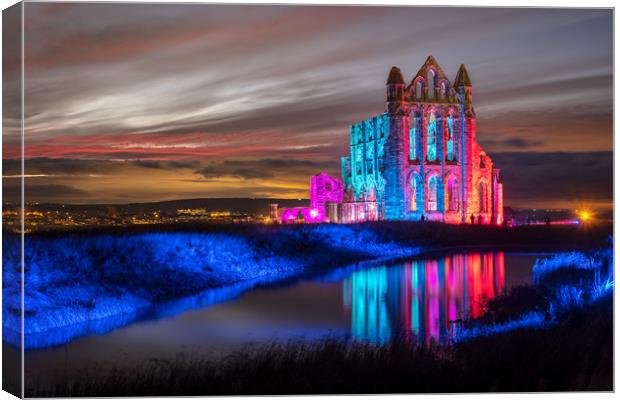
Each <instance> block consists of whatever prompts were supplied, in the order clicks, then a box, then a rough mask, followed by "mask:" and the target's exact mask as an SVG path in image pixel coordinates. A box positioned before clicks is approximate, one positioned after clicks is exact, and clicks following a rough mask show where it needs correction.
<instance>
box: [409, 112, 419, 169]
mask: <svg viewBox="0 0 620 400" xmlns="http://www.w3.org/2000/svg"><path fill="white" fill-rule="evenodd" d="M414 121H415V120H414ZM414 123H415V122H414ZM415 131H416V129H415V126H414V127H413V128H409V159H410V160H415V159H416V158H418V155H417V152H416V146H415V139H416V138H415V136H416V132H415Z"/></svg>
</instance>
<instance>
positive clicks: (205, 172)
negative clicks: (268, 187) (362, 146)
mask: <svg viewBox="0 0 620 400" xmlns="http://www.w3.org/2000/svg"><path fill="white" fill-rule="evenodd" d="M337 166H338V162H325V163H318V162H313V161H304V160H278V159H262V160H226V161H223V162H219V163H210V164H209V165H208V166H206V167H204V168H201V169H199V170H197V171H196V172H198V173H199V174H200V175H202V176H204V177H205V178H207V179H213V178H218V177H222V176H232V177H236V178H240V179H246V180H247V179H268V178H274V177H276V176H280V177H283V176H284V177H285V176H289V177H299V176H307V179H308V180H309V179H310V176H312V175H314V174H317V173H319V172H322V171H325V170H328V171H329V172H330V173H332V174H337V172H335V170H336V168H337Z"/></svg>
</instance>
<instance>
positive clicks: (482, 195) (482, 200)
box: [478, 181, 489, 213]
mask: <svg viewBox="0 0 620 400" xmlns="http://www.w3.org/2000/svg"><path fill="white" fill-rule="evenodd" d="M487 197H488V196H487V184H486V182H484V181H480V183H479V184H478V204H480V209H479V211H480V212H481V213H485V212H487V211H488V210H489V205H488V201H487Z"/></svg>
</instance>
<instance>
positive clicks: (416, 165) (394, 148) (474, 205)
mask: <svg viewBox="0 0 620 400" xmlns="http://www.w3.org/2000/svg"><path fill="white" fill-rule="evenodd" d="M386 87H387V103H386V111H385V112H384V113H382V114H380V115H377V116H375V117H373V118H370V119H367V120H365V121H361V122H358V123H356V124H354V125H353V126H352V127H351V130H350V155H349V156H347V157H343V158H342V160H341V161H342V162H341V165H342V181H341V180H340V179H338V178H335V177H329V176H328V175H327V174H324V173H323V174H320V175H316V176H315V177H313V178H312V181H311V205H310V207H301V208H296V209H284V210H283V212H282V213H281V215H280V218H281V221H282V222H284V223H289V222H323V221H330V222H345V223H346V222H361V221H368V220H420V219H426V220H433V221H442V222H449V223H464V222H467V223H469V222H472V220H473V221H475V222H477V223H484V224H501V223H502V220H503V194H502V184H501V183H500V180H499V170H498V169H496V168H494V166H493V162H492V161H491V158H490V157H489V156H488V155H487V154H486V153H485V152H484V151H483V150H482V148H481V147H480V145H479V144H478V141H477V138H476V113H475V111H474V105H473V98H472V94H473V89H472V83H471V81H470V79H469V75H468V73H467V70H466V69H465V66H464V65H461V66H460V68H459V70H458V73H457V75H456V78H455V80H454V82H453V83H450V81H449V80H448V78H447V77H446V75H445V74H444V72H443V71H442V70H441V68H440V67H439V64H438V63H437V61H435V59H434V58H433V57H432V56H429V57H428V59H427V60H426V62H425V63H424V65H422V67H421V68H420V70H419V71H418V72H417V74H416V75H415V76H414V77H413V79H412V80H411V82H410V83H409V84H408V85H406V84H405V81H404V79H403V76H402V74H401V72H400V70H399V69H398V68H396V67H393V68H392V70H391V71H390V73H389V76H388V80H387V84H386ZM317 195H319V196H320V195H323V197H316V196H317ZM274 218H275V219H277V215H276V216H274Z"/></svg>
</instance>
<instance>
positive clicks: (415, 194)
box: [410, 175, 418, 211]
mask: <svg viewBox="0 0 620 400" xmlns="http://www.w3.org/2000/svg"><path fill="white" fill-rule="evenodd" d="M417 197H418V184H417V182H416V179H415V175H414V176H412V177H411V208H410V210H411V211H418V202H417V200H418V199H417Z"/></svg>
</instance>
